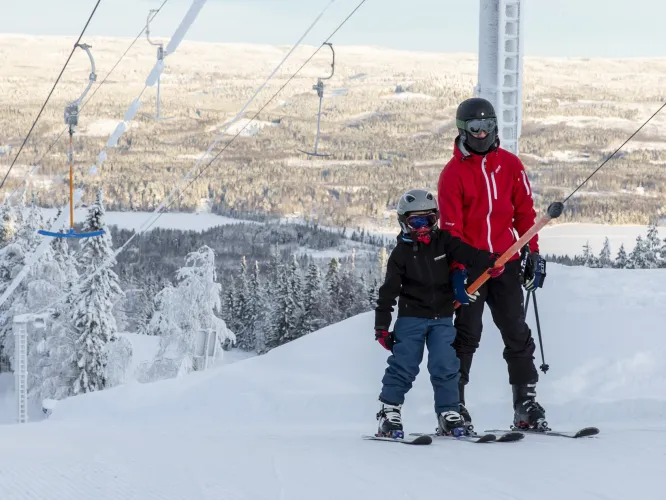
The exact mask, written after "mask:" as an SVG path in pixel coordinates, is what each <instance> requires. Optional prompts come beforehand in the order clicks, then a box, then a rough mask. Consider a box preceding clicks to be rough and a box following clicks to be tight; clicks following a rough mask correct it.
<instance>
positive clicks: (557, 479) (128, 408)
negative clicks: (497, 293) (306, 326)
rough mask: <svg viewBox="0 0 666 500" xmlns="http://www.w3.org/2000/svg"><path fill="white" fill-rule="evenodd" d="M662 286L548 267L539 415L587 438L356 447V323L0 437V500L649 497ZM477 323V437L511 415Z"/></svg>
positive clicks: (359, 354) (661, 379) (415, 415)
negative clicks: (589, 430) (542, 411)
mask: <svg viewBox="0 0 666 500" xmlns="http://www.w3.org/2000/svg"><path fill="white" fill-rule="evenodd" d="M665 278H666V271H664V270H651V271H642V270H613V269H589V268H567V267H563V266H557V265H551V266H549V271H548V278H547V280H546V287H545V288H544V289H543V290H542V291H540V292H538V299H539V306H540V313H541V324H542V328H543V335H544V342H545V352H546V361H547V362H548V363H549V364H550V367H551V368H550V371H549V372H548V374H546V375H541V380H542V381H541V383H540V385H539V387H538V397H539V401H540V402H541V403H542V404H543V405H544V406H545V408H546V410H547V412H548V420H549V422H550V423H551V426H553V427H555V428H558V429H572V428H575V427H577V426H581V425H597V426H599V427H600V428H601V430H602V433H601V435H600V436H599V437H598V438H592V439H584V440H566V439H562V438H551V437H545V436H532V435H529V436H527V437H526V438H525V439H524V440H523V441H522V442H519V443H510V444H490V445H486V446H482V445H478V446H474V445H471V444H468V443H463V442H455V441H449V440H446V441H436V442H434V443H433V444H432V445H431V446H429V447H408V446H403V445H399V444H392V443H382V442H366V441H362V440H361V439H360V434H362V433H370V432H373V431H374V429H375V428H376V421H375V413H376V411H377V409H378V402H377V394H378V392H379V389H380V380H381V377H382V374H383V370H384V367H385V360H386V356H387V354H386V351H384V350H383V349H382V348H381V347H380V346H379V345H378V344H377V343H376V342H375V341H374V338H373V315H372V313H367V314H363V315H360V316H356V317H353V318H350V319H348V320H346V321H344V322H342V323H339V324H336V325H333V326H330V327H328V328H325V329H323V330H321V331H318V332H315V333H312V334H310V335H307V336H306V337H303V338H302V339H299V340H297V341H294V342H291V343H289V344H286V345H284V346H282V347H278V348H276V349H274V350H272V351H270V352H269V353H268V354H266V355H264V356H258V357H253V358H251V359H247V360H243V361H239V362H236V363H234V364H231V365H228V366H223V367H221V368H219V369H216V370H211V371H208V372H204V373H196V374H193V375H189V376H187V377H184V378H180V379H174V380H167V381H163V382H158V383H153V384H128V385H125V386H122V387H118V388H114V389H110V390H107V391H102V392H97V393H92V394H88V395H84V396H79V397H75V398H70V399H69V400H65V401H62V402H61V403H60V404H59V405H58V407H57V408H56V410H55V413H54V414H53V416H52V417H51V419H50V420H49V421H43V422H39V423H32V424H28V425H24V426H15V425H6V426H1V427H0V442H2V446H3V453H2V454H0V471H2V472H1V473H0V498H2V499H3V500H24V499H29V498H30V499H32V498H40V499H45V498H48V499H50V500H60V499H67V500H78V499H89V498H95V499H97V500H106V499H114V500H116V499H118V498H122V499H124V500H129V499H137V500H138V499H141V500H144V499H165V500H185V499H188V500H189V499H197V500H208V499H210V500H213V499H215V500H218V499H234V500H264V499H265V500H269V499H271V500H272V499H284V500H311V499H317V500H324V499H326V500H328V499H331V500H333V499H335V500H340V499H349V500H355V499H359V500H361V499H362V500H374V499H387V498H414V499H435V498H445V497H446V498H469V499H474V500H486V499H488V500H490V499H492V500H497V499H507V500H508V499H512V500H533V499H535V498H538V499H540V500H563V499H576V500H579V499H581V500H583V499H600V498H603V499H604V500H619V499H622V500H625V499H627V498H636V499H641V500H651V499H655V500H656V499H660V498H663V486H662V474H663V470H664V468H665V467H666V458H665V457H664V453H663V450H664V447H665V446H666V367H665V366H664V364H663V359H664V357H665V356H666V337H664V335H663V328H662V325H663V324H664V323H665V322H666V308H665V307H664V303H666V286H665V285H664V279H665ZM529 318H530V323H531V324H532V325H534V321H533V315H532V314H531V313H530V314H529ZM485 325H486V327H485V329H484V338H483V340H482V345H481V349H480V351H479V352H478V356H477V357H476V358H475V361H474V366H473V369H472V382H471V384H470V386H469V388H468V391H467V392H468V403H469V407H470V411H471V412H472V416H473V418H474V420H475V424H476V426H477V429H484V428H486V429H487V428H491V427H492V428H495V427H504V426H507V425H508V424H509V423H510V421H511V417H512V412H511V408H510V387H509V386H508V384H507V374H506V365H505V363H504V361H503V359H502V345H501V340H500V337H499V333H498V332H497V330H496V329H495V328H494V326H492V325H491V322H490V317H489V315H488V314H486V319H485ZM539 363H540V360H539V359H537V365H538V364H539ZM404 420H405V425H406V428H407V430H408V431H411V432H429V431H432V430H433V429H434V427H435V420H434V415H433V410H432V393H431V389H430V383H429V380H428V376H427V372H426V371H425V365H424V366H423V367H422V372H421V374H420V376H419V378H418V379H417V382H416V384H415V387H414V389H413V390H412V392H410V393H409V394H408V396H407V402H406V407H405V410H404ZM649 429H654V430H655V432H648V430H649Z"/></svg>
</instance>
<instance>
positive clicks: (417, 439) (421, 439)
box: [361, 434, 432, 445]
mask: <svg viewBox="0 0 666 500" xmlns="http://www.w3.org/2000/svg"><path fill="white" fill-rule="evenodd" d="M410 436H413V437H409V436H405V437H404V438H392V437H386V436H376V435H374V434H373V435H369V434H363V435H362V436H361V437H362V438H363V439H367V440H375V441H389V442H394V443H402V444H416V445H418V444H430V443H432V438H431V437H430V436H428V435H426V434H410Z"/></svg>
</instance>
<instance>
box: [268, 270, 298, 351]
mask: <svg viewBox="0 0 666 500" xmlns="http://www.w3.org/2000/svg"><path fill="white" fill-rule="evenodd" d="M291 269H292V267H291V266H290V265H289V266H285V265H283V264H281V265H279V266H278V268H277V274H276V279H277V283H276V284H275V285H273V289H272V290H271V292H272V301H271V302H272V305H271V313H270V318H269V321H268V329H267V332H266V338H265V342H264V348H263V350H262V351H261V353H262V354H263V353H265V352H268V351H269V350H271V349H274V348H276V347H278V346H280V345H282V344H284V343H286V342H288V341H289V340H292V338H293V335H294V332H295V331H296V330H297V328H298V326H299V325H298V322H297V321H298V319H299V317H298V315H297V311H298V306H297V305H296V303H295V301H294V297H293V295H292V289H293V278H292V276H291V273H290V271H291Z"/></svg>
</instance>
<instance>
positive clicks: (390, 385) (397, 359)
mask: <svg viewBox="0 0 666 500" xmlns="http://www.w3.org/2000/svg"><path fill="white" fill-rule="evenodd" d="M393 335H394V337H395V345H394V346H393V354H391V355H390V356H389V358H388V360H387V361H388V367H387V368H386V372H385V373H384V378H383V379H382V392H381V394H380V399H381V400H382V401H384V402H385V403H389V404H391V403H392V404H396V405H398V404H403V403H404V401H405V394H407V392H408V391H409V390H410V389H411V388H412V383H413V382H414V380H416V376H417V375H418V373H419V365H420V364H421V361H422V360H423V352H424V348H425V346H426V345H427V346H428V372H430V382H431V383H432V387H433V389H434V392H435V412H437V413H441V412H444V411H449V410H455V411H459V409H460V399H459V397H458V379H459V378H460V375H459V373H458V372H459V369H460V360H459V359H458V357H457V356H456V350H455V349H454V348H453V346H452V344H453V341H454V340H455V338H456V329H455V328H454V326H453V318H440V319H423V318H412V317H403V316H401V317H399V318H398V319H397V320H396V322H395V328H394V331H393Z"/></svg>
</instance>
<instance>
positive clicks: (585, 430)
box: [486, 427, 600, 439]
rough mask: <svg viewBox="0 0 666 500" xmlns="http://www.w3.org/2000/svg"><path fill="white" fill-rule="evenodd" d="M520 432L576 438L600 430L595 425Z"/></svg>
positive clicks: (495, 430) (594, 433)
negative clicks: (573, 428) (567, 429)
mask: <svg viewBox="0 0 666 500" xmlns="http://www.w3.org/2000/svg"><path fill="white" fill-rule="evenodd" d="M486 432H516V431H508V430H502V429H490V430H487V431H486ZM520 432H525V433H528V434H537V435H543V436H556V437H566V438H572V439H578V438H582V437H591V436H596V435H597V434H599V432H600V431H599V429H598V428H597V427H583V428H582V429H578V430H577V431H553V430H548V431H541V430H538V429H520Z"/></svg>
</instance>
